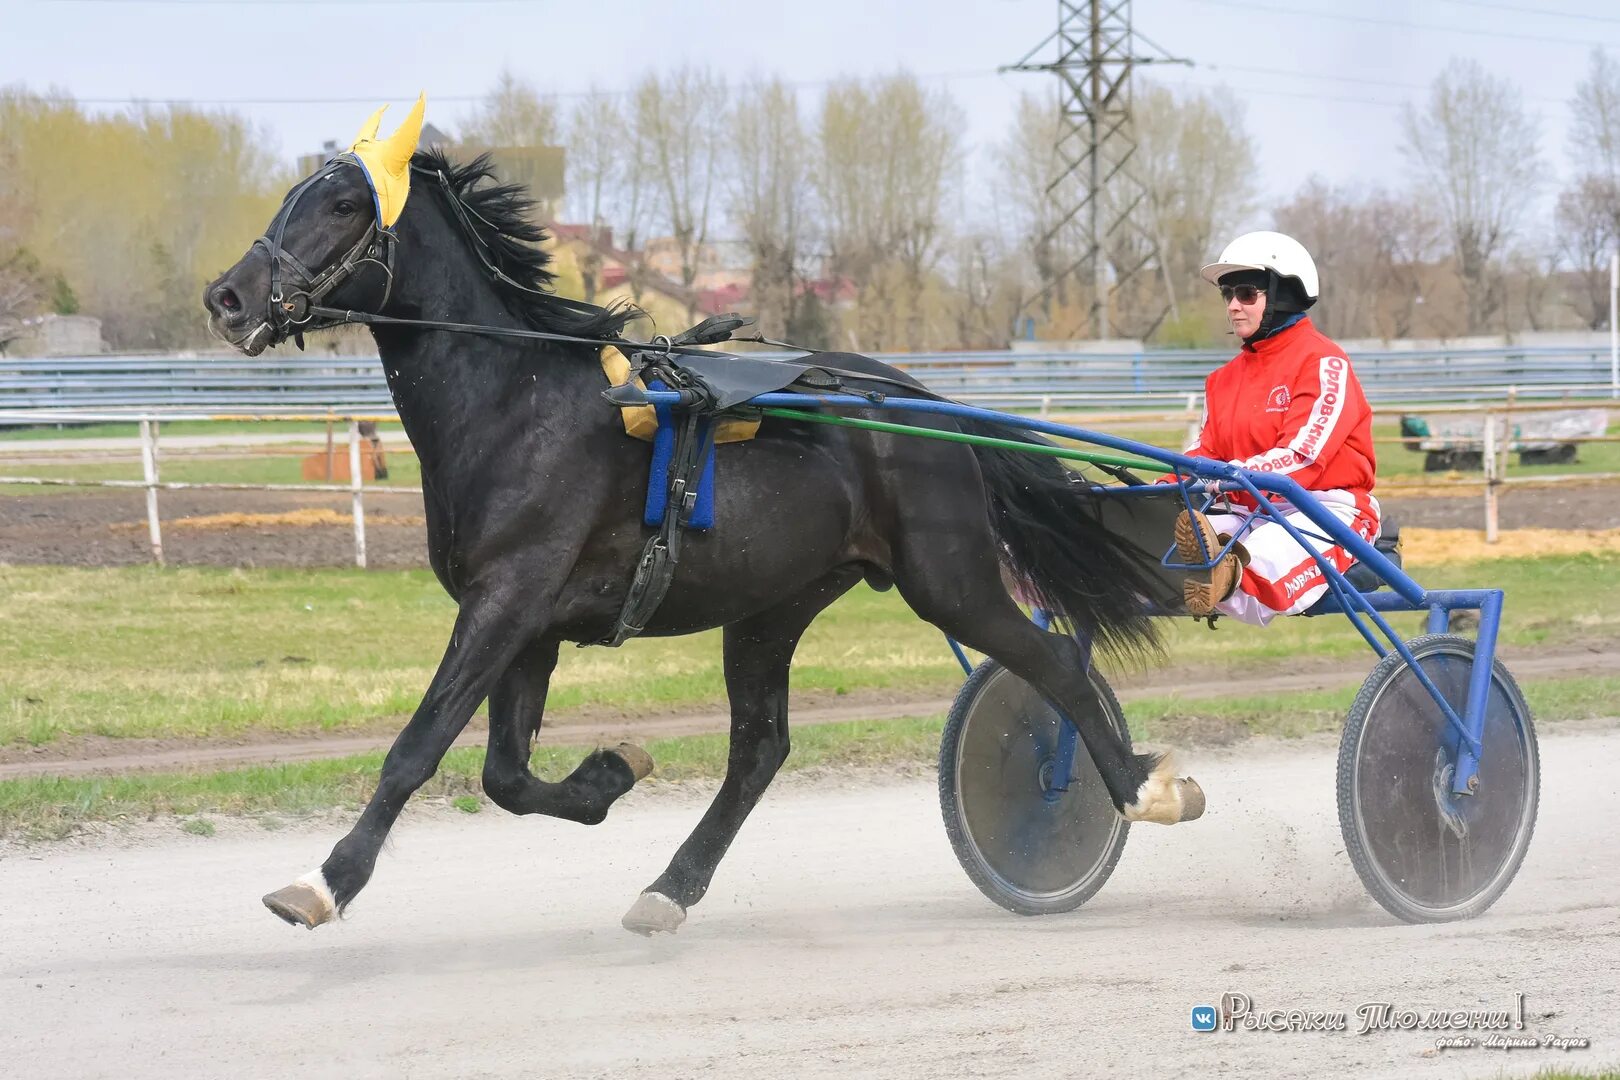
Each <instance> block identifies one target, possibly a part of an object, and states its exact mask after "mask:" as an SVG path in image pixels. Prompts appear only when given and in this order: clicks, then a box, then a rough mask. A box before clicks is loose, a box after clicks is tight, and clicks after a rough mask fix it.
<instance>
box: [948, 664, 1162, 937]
mask: <svg viewBox="0 0 1620 1080" xmlns="http://www.w3.org/2000/svg"><path fill="white" fill-rule="evenodd" d="M1091 682H1092V685H1093V686H1094V687H1096V689H1097V694H1098V696H1099V698H1101V700H1102V706H1103V711H1104V713H1105V714H1106V715H1107V717H1108V720H1109V722H1110V723H1112V724H1113V726H1114V729H1115V730H1116V731H1118V732H1119V735H1120V738H1122V739H1123V740H1124V742H1125V745H1126V746H1127V747H1129V746H1130V744H1131V735H1130V731H1129V729H1127V728H1126V726H1125V714H1124V712H1122V711H1121V710H1120V707H1119V702H1118V701H1116V700H1115V699H1114V692H1113V691H1112V690H1111V689H1110V688H1109V686H1108V684H1107V683H1106V682H1104V681H1103V679H1102V678H1101V676H1099V675H1097V674H1096V673H1093V674H1092V676H1091ZM1063 723H1066V721H1064V720H1063V719H1062V718H1061V717H1060V716H1059V715H1058V713H1057V711H1056V710H1055V709H1053V708H1052V706H1051V705H1049V704H1048V703H1047V702H1046V700H1045V699H1044V698H1042V697H1041V696H1040V695H1039V694H1037V693H1036V692H1035V690H1034V688H1032V687H1031V686H1030V685H1029V684H1028V683H1025V682H1024V681H1023V680H1022V679H1020V678H1018V677H1017V676H1016V675H1014V674H1013V673H1012V672H1010V671H1008V670H1007V669H1006V668H1003V667H1002V666H1001V665H1000V664H998V663H996V662H995V661H994V660H986V661H985V662H984V663H982V664H980V665H979V666H978V668H976V669H975V670H974V672H973V674H972V675H971V676H969V677H968V680H967V683H966V684H965V685H964V686H963V687H962V689H961V691H960V692H959V693H958V694H957V695H956V702H955V704H954V705H952V706H951V713H950V716H949V717H948V718H947V719H946V721H945V732H944V735H943V736H942V737H941V740H940V746H939V807H940V812H941V813H942V814H943V815H944V818H945V835H946V836H948V837H950V841H951V848H952V849H953V850H954V851H955V852H956V858H957V860H958V861H960V862H961V864H962V869H963V870H966V871H967V875H968V877H969V878H971V879H972V881H973V884H975V885H977V886H978V887H979V891H980V892H982V893H984V895H986V896H988V897H989V898H990V899H991V900H994V901H995V902H996V903H998V904H1000V905H1001V906H1002V907H1004V908H1006V909H1007V910H1008V911H1012V912H1016V913H1017V914H1019V915H1053V914H1056V913H1058V912H1062V911H1073V910H1074V909H1075V908H1077V907H1079V906H1080V905H1081V904H1083V903H1085V902H1086V901H1087V900H1089V899H1091V897H1092V896H1093V895H1095V894H1096V892H1097V890H1098V889H1100V888H1102V887H1103V884H1104V882H1106V881H1107V880H1108V876H1109V875H1110V874H1112V873H1113V872H1114V866H1115V865H1116V864H1117V863H1118V862H1119V856H1120V853H1121V852H1123V851H1124V850H1125V841H1126V839H1127V837H1128V836H1129V834H1130V825H1129V823H1128V822H1126V821H1125V820H1124V819H1123V818H1121V817H1120V816H1119V814H1118V812H1117V811H1116V810H1115V808H1114V803H1113V800H1112V799H1111V798H1110V797H1109V795H1108V791H1107V789H1106V788H1104V787H1103V782H1102V777H1101V776H1100V775H1099V774H1098V772H1097V767H1096V766H1095V765H1093V764H1092V763H1091V755H1089V754H1088V753H1086V749H1085V745H1084V744H1083V743H1082V744H1081V745H1080V747H1079V750H1078V752H1077V753H1076V754H1075V762H1074V769H1073V770H1072V772H1073V776H1072V777H1071V779H1070V782H1069V789H1068V790H1067V791H1066V792H1064V793H1063V794H1061V795H1059V796H1058V797H1057V799H1056V800H1055V801H1050V802H1049V801H1047V799H1046V795H1045V792H1044V790H1043V788H1042V784H1041V775H1040V774H1041V765H1042V763H1043V762H1044V761H1047V760H1050V749H1051V748H1052V747H1055V745H1056V742H1055V740H1056V735H1057V730H1058V725H1059V724H1063ZM1013 832H1016V834H1017V837H1018V841H1017V842H1016V843H1009V842H1008V840H1007V837H1008V836H1009V834H1010V833H1013Z"/></svg>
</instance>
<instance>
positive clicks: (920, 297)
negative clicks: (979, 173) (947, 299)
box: [816, 75, 963, 350]
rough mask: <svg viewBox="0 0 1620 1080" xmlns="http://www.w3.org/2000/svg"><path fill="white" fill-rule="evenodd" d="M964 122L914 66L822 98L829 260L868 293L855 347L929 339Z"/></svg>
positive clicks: (842, 86)
mask: <svg viewBox="0 0 1620 1080" xmlns="http://www.w3.org/2000/svg"><path fill="white" fill-rule="evenodd" d="M962 126H963V121H962V116H961V110H960V109H959V108H958V107H957V105H956V103H955V102H954V101H952V100H951V99H950V97H949V96H948V95H947V94H945V93H944V92H938V93H928V92H926V91H924V90H923V88H922V86H921V84H919V83H918V82H917V80H916V79H915V78H914V77H912V76H910V75H894V76H890V77H887V78H883V79H878V80H876V81H874V82H873V83H871V84H870V85H868V84H864V83H861V82H856V81H847V82H842V83H838V84H835V85H834V86H832V87H829V88H828V90H827V92H826V95H825V96H824V97H823V98H822V106H821V116H820V119H819V123H818V126H817V132H816V144H817V150H818V161H817V163H816V164H817V168H816V182H817V195H818V198H819V202H820V207H821V215H822V219H823V222H824V225H825V240H826V245H827V249H828V263H829V267H830V269H831V270H832V272H833V274H834V275H835V276H842V277H844V278H847V279H849V280H850V281H851V282H853V283H854V284H855V286H856V288H857V289H858V290H859V292H860V294H861V296H860V300H859V304H858V308H857V313H856V322H857V326H856V328H855V331H856V340H857V342H858V343H859V344H858V346H857V347H861V348H870V349H874V350H876V349H883V348H892V347H894V346H895V345H896V344H900V343H902V342H903V343H904V344H906V345H908V346H909V347H912V348H918V347H921V346H922V344H923V340H924V337H925V336H926V323H927V321H928V315H927V311H926V305H925V298H924V285H925V281H926V279H927V277H928V276H929V274H930V273H931V272H932V271H933V269H934V268H935V266H936V264H937V263H938V261H939V259H940V256H941V254H942V252H943V248H944V239H945V237H946V235H947V232H948V229H947V226H946V222H945V207H946V205H947V200H948V197H949V194H950V192H951V190H952V186H953V183H954V181H955V179H956V166H957V162H958V161H959V159H960V146H961V135H960V132H961V129H962ZM897 331H898V332H897ZM897 338H900V339H902V341H899V342H897V341H896V339H897Z"/></svg>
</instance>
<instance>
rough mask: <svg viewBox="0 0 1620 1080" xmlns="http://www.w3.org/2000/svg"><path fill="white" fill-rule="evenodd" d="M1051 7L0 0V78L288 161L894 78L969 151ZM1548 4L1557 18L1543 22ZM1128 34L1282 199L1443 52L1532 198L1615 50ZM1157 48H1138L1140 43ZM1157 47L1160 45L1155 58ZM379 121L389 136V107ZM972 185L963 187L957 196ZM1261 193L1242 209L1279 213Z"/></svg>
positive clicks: (1330, 14) (1286, 5) (1473, 7)
mask: <svg viewBox="0 0 1620 1080" xmlns="http://www.w3.org/2000/svg"><path fill="white" fill-rule="evenodd" d="M1057 7H1058V5H1057V3H1056V2H1055V0H934V2H932V3H922V2H916V0H814V2H812V3H804V2H794V3H783V4H775V3H771V2H769V0H746V2H744V0H702V2H698V0H656V2H655V0H600V2H595V3H582V2H580V0H558V2H552V0H459V2H450V0H32V2H30V0H0V83H9V84H16V83H22V84H23V85H25V86H27V87H28V88H30V89H33V90H45V89H48V88H58V89H61V90H64V91H67V92H68V93H70V94H72V95H74V96H75V97H77V98H79V99H81V100H85V101H90V102H94V103H97V105H98V107H108V108H114V107H117V103H118V102H120V101H127V100H128V99H130V98H132V97H133V98H142V99H149V100H159V101H161V100H180V101H187V102H195V103H198V104H204V105H221V106H228V107H230V108H233V109H235V110H237V111H239V112H241V113H243V114H246V115H247V116H249V117H251V118H252V119H253V120H255V121H257V122H258V123H260V124H261V125H263V127H264V128H265V129H266V130H267V131H268V132H269V133H270V134H271V135H272V136H273V138H274V139H275V140H276V144H277V147H278V150H279V152H280V154H281V155H282V156H283V157H284V158H286V159H287V160H289V161H290V160H291V159H292V158H293V157H295V156H296V155H297V154H299V153H303V152H308V151H312V150H315V149H318V148H319V147H320V144H321V142H322V141H323V140H325V139H339V140H342V141H344V142H347V140H348V139H349V138H350V137H352V135H353V133H354V130H355V129H356V128H357V127H358V126H359V123H360V121H361V120H362V119H364V117H365V116H366V114H367V113H368V112H369V111H370V110H371V109H372V108H374V107H375V105H377V104H381V103H383V102H385V101H386V102H392V103H393V105H394V107H393V108H392V109H391V110H390V114H391V116H392V117H393V118H394V119H396V120H397V118H398V117H399V116H400V115H402V113H403V109H404V107H405V105H407V104H408V103H409V101H410V99H412V98H414V97H415V94H416V92H417V90H418V89H425V90H426V91H427V93H428V100H429V109H428V118H429V120H430V121H432V122H435V123H437V124H439V125H440V126H441V127H444V128H446V129H448V130H450V131H452V132H453V131H454V130H455V128H456V124H457V120H458V119H459V118H460V117H461V116H462V115H464V114H465V113H466V111H467V110H468V109H469V107H470V106H471V103H472V102H473V101H474V100H475V99H476V98H477V97H478V96H479V95H480V94H482V93H484V92H485V91H486V90H487V89H488V88H489V87H490V85H491V84H492V82H493V80H494V77H495V74H496V73H497V72H498V71H499V70H500V69H501V67H502V66H503V65H504V66H506V67H508V68H510V69H511V70H512V71H513V72H515V73H516V74H517V75H519V76H520V77H522V78H524V79H527V80H529V81H530V82H532V83H533V84H534V85H535V86H536V87H538V88H539V89H541V90H542V91H550V92H555V93H558V94H563V95H567V94H577V93H580V92H582V91H585V90H587V89H589V88H590V87H592V86H593V85H595V86H598V87H601V88H604V89H610V90H623V89H625V88H627V87H629V86H630V85H632V84H633V83H634V82H635V80H636V79H637V78H638V76H640V75H641V74H642V73H643V72H645V71H648V70H653V69H655V68H656V67H658V66H660V65H679V64H683V63H708V64H710V65H712V66H714V67H716V68H718V69H722V70H724V71H726V72H728V73H730V74H734V75H735V76H737V77H739V78H741V77H746V76H747V75H749V74H766V75H770V74H775V75H780V76H782V77H783V78H785V79H787V80H790V81H793V82H795V83H802V84H804V87H805V91H804V92H806V93H809V94H812V95H813V94H814V93H815V92H816V88H817V87H818V86H819V85H821V84H824V83H825V82H826V81H828V80H832V79H836V78H838V77H841V76H851V75H854V76H870V75H878V74H884V73H889V72H893V71H896V70H902V69H903V70H907V71H910V72H912V73H913V74H916V75H918V76H920V77H922V78H924V79H926V80H928V81H929V82H930V83H931V84H933V85H944V86H947V87H948V88H949V89H950V91H951V92H952V93H953V94H954V95H955V97H956V98H957V100H958V101H959V103H960V104H961V106H962V108H963V109H964V111H965V113H966V115H967V117H968V124H969V131H968V138H969V140H970V142H971V143H972V144H973V145H974V146H983V145H985V144H988V143H993V142H995V141H997V140H999V139H1000V138H1001V137H1002V136H1003V134H1004V132H1005V130H1006V128H1007V126H1008V125H1009V123H1010V122H1011V117H1012V113H1013V105H1014V103H1015V102H1016V100H1017V97H1018V94H1019V92H1020V91H1022V90H1033V89H1037V88H1044V87H1046V85H1047V82H1048V81H1049V80H1052V79H1053V78H1054V77H1053V76H1051V75H1037V74H1016V73H1015V74H997V73H996V70H995V69H996V67H997V66H998V65H1002V64H1009V63H1012V62H1014V61H1016V60H1018V59H1019V58H1020V57H1022V56H1023V55H1024V54H1025V53H1027V52H1028V51H1029V50H1030V49H1031V48H1032V47H1034V46H1035V45H1036V44H1037V43H1039V42H1040V41H1041V40H1042V38H1044V37H1045V36H1046V35H1048V34H1049V33H1050V32H1051V31H1052V30H1053V29H1054V27H1055V25H1056V19H1057ZM1555 13H1556V14H1555ZM1135 20H1136V29H1137V30H1138V31H1139V32H1140V33H1141V34H1143V35H1145V36H1146V37H1147V38H1148V39H1151V41H1152V42H1153V43H1155V44H1157V45H1158V46H1161V47H1162V48H1163V49H1164V50H1165V51H1166V52H1168V53H1169V54H1171V55H1174V56H1178V57H1186V58H1187V59H1190V60H1192V61H1194V62H1195V65H1196V66H1195V67H1192V68H1190V69H1189V68H1179V67H1175V68H1163V69H1156V70H1155V73H1154V74H1155V76H1156V77H1158V78H1159V79H1161V80H1162V81H1165V82H1168V83H1172V84H1178V85H1179V84H1191V85H1200V86H1203V85H1226V86H1228V87H1230V88H1231V89H1232V90H1234V91H1235V92H1236V93H1237V95H1238V97H1239V99H1240V100H1241V101H1242V102H1243V103H1244V104H1245V106H1246V109H1247V122H1248V127H1249V130H1250V131H1251V132H1252V133H1253V134H1254V136H1255V138H1256V140H1257V142H1258V144H1259V149H1260V166H1261V170H1262V174H1263V175H1262V176H1261V177H1260V187H1261V189H1262V190H1263V191H1265V192H1267V193H1268V194H1269V196H1270V197H1271V198H1273V199H1285V198H1286V197H1287V195H1288V194H1289V193H1291V192H1292V191H1293V190H1295V189H1296V188H1297V187H1298V186H1299V184H1300V183H1301V182H1302V181H1303V180H1304V179H1306V177H1308V176H1309V175H1311V174H1312V173H1316V174H1320V175H1322V176H1324V177H1327V178H1329V179H1331V180H1334V181H1349V182H1362V183H1384V184H1389V185H1397V184H1400V183H1402V182H1404V180H1405V178H1406V165H1405V162H1404V161H1403V159H1402V158H1401V155H1400V153H1399V150H1398V146H1399V141H1400V136H1399V121H1400V115H1401V113H1400V107H1401V104H1402V103H1403V102H1404V101H1406V100H1408V99H1412V98H1418V97H1421V96H1422V95H1423V94H1424V93H1425V88H1426V86H1427V84H1428V83H1429V82H1430V81H1431V80H1432V79H1433V78H1434V76H1435V75H1436V74H1437V73H1438V72H1439V71H1440V69H1441V68H1442V67H1444V65H1445V64H1446V62H1447V60H1448V59H1450V58H1451V57H1453V56H1465V57H1472V58H1474V59H1475V60H1478V61H1479V62H1480V63H1481V64H1483V65H1484V66H1485V67H1486V68H1487V69H1489V70H1490V71H1492V72H1494V73H1497V74H1502V75H1507V76H1510V77H1511V78H1512V79H1513V80H1514V81H1515V82H1517V83H1518V85H1519V86H1520V87H1521V88H1522V90H1523V92H1524V94H1525V97H1526V100H1527V103H1528V105H1529V107H1530V109H1531V110H1532V111H1533V112H1534V113H1535V114H1537V115H1538V117H1539V119H1540V122H1541V125H1542V130H1543V133H1544V135H1543V140H1542V156H1543V159H1544V161H1545V162H1546V165H1547V172H1548V182H1547V186H1546V189H1545V190H1544V191H1543V192H1542V196H1541V198H1540V199H1538V200H1536V201H1537V202H1538V203H1545V202H1546V201H1547V197H1548V195H1549V194H1550V193H1552V192H1553V191H1555V190H1556V186H1557V183H1558V181H1559V179H1560V178H1561V177H1563V176H1566V175H1567V174H1568V171H1569V168H1568V151H1567V147H1566V146H1565V143H1564V132H1565V130H1566V128H1567V118H1568V112H1569V109H1568V99H1569V97H1570V94H1571V92H1572V91H1573V88H1574V86H1575V84H1576V82H1577V81H1578V80H1579V79H1580V78H1581V76H1582V74H1583V73H1584V72H1585V70H1586V66H1587V63H1588V57H1589V54H1590V52H1591V50H1592V48H1593V47H1594V46H1600V47H1603V48H1606V49H1608V50H1609V51H1610V53H1611V54H1612V55H1620V4H1617V3H1616V2H1615V0H1551V2H1550V3H1547V4H1541V3H1537V2H1536V0H1406V2H1402V0H1363V2H1362V3H1360V4H1358V5H1355V6H1354V7H1351V6H1349V5H1345V4H1339V3H1334V2H1332V0H1261V2H1258V3H1249V2H1246V0H1136V2H1135ZM1143 48H1144V50H1147V47H1146V45H1144V46H1143ZM1147 51H1151V50H1147ZM384 130H385V131H387V130H388V123H387V122H385V126H384ZM968 197H969V198H970V199H971V192H969V193H968ZM1268 223H1269V221H1268V215H1267V213H1266V211H1265V209H1264V208H1262V209H1261V210H1260V211H1259V212H1258V213H1257V217H1256V220H1255V222H1253V223H1252V224H1256V225H1264V224H1268Z"/></svg>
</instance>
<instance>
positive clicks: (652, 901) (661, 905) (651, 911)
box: [619, 892, 686, 937]
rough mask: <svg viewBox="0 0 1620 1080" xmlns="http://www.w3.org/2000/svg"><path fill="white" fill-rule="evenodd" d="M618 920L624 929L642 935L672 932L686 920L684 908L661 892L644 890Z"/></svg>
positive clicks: (650, 935)
mask: <svg viewBox="0 0 1620 1080" xmlns="http://www.w3.org/2000/svg"><path fill="white" fill-rule="evenodd" d="M619 921H620V922H621V923H623V924H624V928H625V929H626V930H628V931H630V932H631V933H633V934H640V935H641V936H642V937H652V936H653V935H654V934H673V933H674V932H675V931H676V930H678V929H680V926H681V923H683V922H685V921H686V909H685V908H683V907H681V905H679V904H677V903H676V902H675V901H673V900H671V899H670V898H669V897H667V896H665V895H664V894H663V893H655V892H644V893H642V894H641V895H640V896H638V897H636V902H635V903H634V904H631V905H630V910H629V911H627V912H625V913H624V918H623V919H621V920H619Z"/></svg>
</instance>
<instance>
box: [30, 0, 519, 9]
mask: <svg viewBox="0 0 1620 1080" xmlns="http://www.w3.org/2000/svg"><path fill="white" fill-rule="evenodd" d="M34 3H36V4H110V5H112V6H114V7H131V8H132V7H158V6H167V7H172V6H176V5H178V6H182V7H186V6H194V5H204V4H207V5H212V6H214V7H380V6H383V5H387V6H388V7H402V6H404V5H407V4H436V5H439V6H443V7H449V6H451V5H455V6H457V7H460V6H463V5H465V4H531V5H535V6H538V5H537V4H536V0H34Z"/></svg>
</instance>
